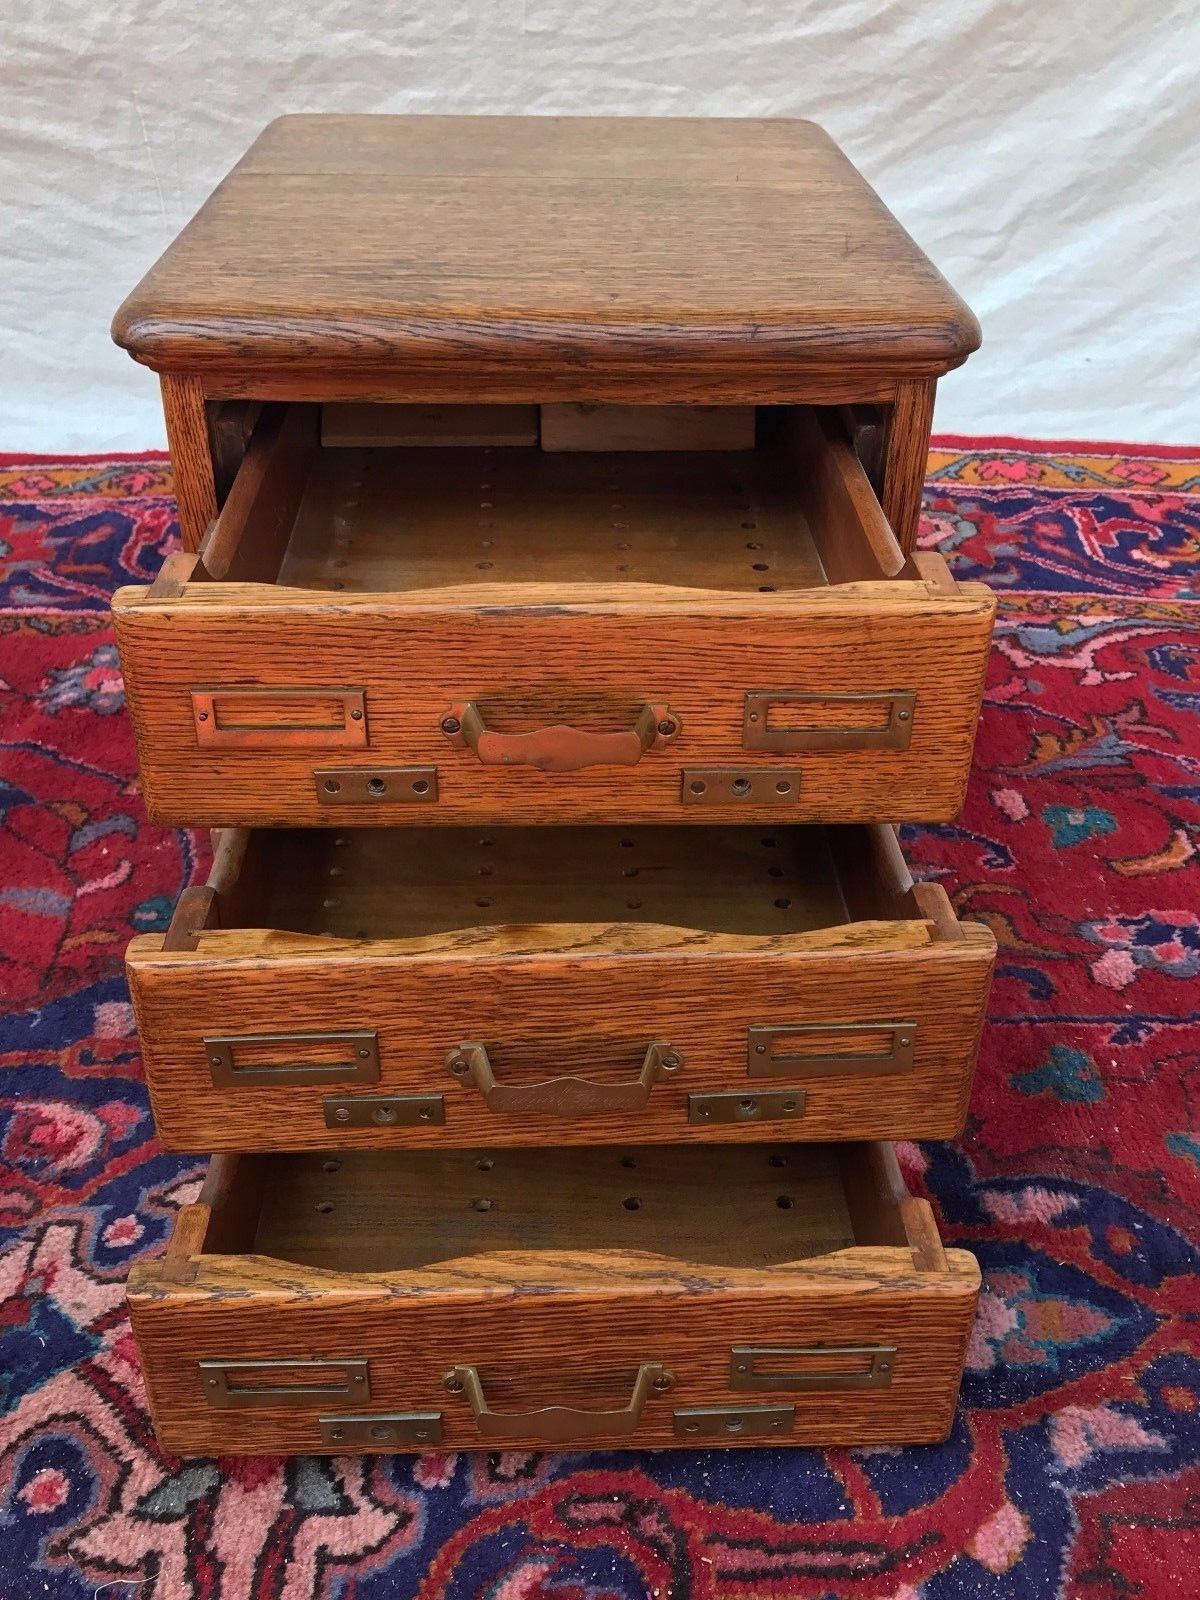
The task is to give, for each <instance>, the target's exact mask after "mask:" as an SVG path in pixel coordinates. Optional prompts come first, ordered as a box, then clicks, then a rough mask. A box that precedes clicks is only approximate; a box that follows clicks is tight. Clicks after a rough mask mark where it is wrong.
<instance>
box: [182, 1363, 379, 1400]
mask: <svg viewBox="0 0 1200 1600" xmlns="http://www.w3.org/2000/svg"><path fill="white" fill-rule="evenodd" d="M197 1365H198V1366H199V1368H200V1381H201V1383H202V1384H203V1387H204V1398H205V1399H206V1400H207V1401H208V1403H209V1405H210V1406H222V1407H228V1406H310V1405H314V1404H315V1403H316V1402H318V1401H321V1400H337V1399H343V1398H349V1399H352V1400H354V1401H355V1402H356V1403H357V1402H358V1401H361V1400H369V1399H370V1398H371V1378H370V1370H369V1367H368V1364H367V1362H366V1361H365V1360H359V1359H354V1360H350V1361H333V1360H327V1359H325V1358H324V1357H316V1356H314V1357H312V1358H306V1357H302V1356H297V1357H293V1358H291V1359H290V1360H287V1359H285V1360H281V1361H276V1360H270V1361H239V1360H237V1359H235V1358H226V1359H225V1360H224V1361H200V1362H198V1363H197ZM234 1373H245V1374H246V1375H247V1376H248V1377H252V1376H255V1375H261V1376H262V1378H263V1379H264V1380H270V1379H272V1378H284V1377H286V1376H287V1375H288V1374H289V1373H290V1374H292V1375H293V1376H295V1377H297V1378H301V1379H302V1378H304V1377H307V1378H308V1379H309V1381H308V1382H307V1383H305V1382H298V1383H271V1382H269V1381H266V1382H264V1383H262V1384H258V1383H244V1384H238V1383H236V1382H235V1381H234V1378H233V1376H232V1375H233V1374H234Z"/></svg>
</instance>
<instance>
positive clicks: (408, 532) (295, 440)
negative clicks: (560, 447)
mask: <svg viewBox="0 0 1200 1600" xmlns="http://www.w3.org/2000/svg"><path fill="white" fill-rule="evenodd" d="M630 409H634V410H636V408H630ZM320 413H321V408H320V407H319V406H316V405H290V406H282V405H270V406H264V407H263V409H262V415H261V418H260V420H259V422H258V425H257V428H256V430H255V433H254V436H253V438H252V439H251V442H250V446H249V449H248V452H247V455H246V459H245V462H244V464H243V467H242V470H241V472H240V473H239V475H238V478H237V480H235V482H234V485H233V488H232V490H231V491H230V494H229V497H228V500H227V501H226V504H225V507H224V509H223V510H222V513H221V516H220V518H219V519H218V521H217V523H216V524H215V525H214V527H213V529H212V530H211V532H210V534H209V537H208V538H207V539H206V541H205V543H204V546H203V547H202V550H201V554H200V564H199V565H198V566H197V568H196V570H195V572H194V573H193V574H192V576H193V577H194V578H203V577H206V576H207V577H213V578H221V579H226V580H234V581H250V582H260V583H277V584H279V585H281V586H285V587H289V588H298V589H308V590H316V591H321V592H325V593H339V592H346V593H364V592H366V593H389V594H403V593H405V592H409V591H426V590H443V589H447V588H461V587H464V586H467V587H482V586H501V587H511V586H513V585H516V584H557V585H559V586H561V587H563V588H570V587H572V586H577V585H585V586H590V587H593V588H596V587H603V588H612V587H614V586H620V585H626V584H652V585H655V586H657V587H660V588H665V589H669V588H672V587H675V588H690V589H693V590H696V589H699V590H710V591H714V592H721V593H735V594H739V593H740V594H747V595H749V594H756V595H757V594H760V593H761V594H774V593H799V592H802V591H804V590H808V589H818V588H822V587H824V586H826V585H829V584H836V583H843V582H848V581H872V580H878V579H882V578H891V577H896V576H903V577H911V578H916V577H918V576H919V573H918V571H917V569H916V567H915V566H912V565H911V564H908V563H906V561H905V558H904V556H903V553H902V552H901V550H900V547H899V545H898V544H897V542H896V540H895V537H894V535H893V534H892V531H891V529H890V527H889V526H888V524H887V521H886V519H885V518H884V516H883V513H882V510H881V509H880V507H879V503H878V501H877V499H876V498H875V495H874V493H873V491H872V489H871V487H870V484H869V481H868V479H867V476H866V473H865V470H864V468H863V466H862V464H861V462H860V460H859V458H858V455H857V454H856V453H855V450H854V447H853V445H852V444H851V441H850V438H849V435H848V434H847V432H846V431H845V427H844V425H843V423H842V421H841V418H840V415H839V414H838V413H836V412H833V411H817V410H815V409H813V408H811V407H802V406H797V407H771V408H762V409H760V410H759V412H758V415H757V420H756V422H755V423H754V426H753V429H752V434H751V436H752V439H753V447H752V448H738V449H686V448H671V449H637V450H624V449H613V450H575V449H573V450H569V451H554V450H548V449H545V448H542V446H541V444H539V443H538V442H537V440H536V439H535V440H534V442H532V443H530V442H521V443H509V444H479V443H468V442H464V443H458V442H453V440H451V441H450V442H442V443H438V444H432V445H431V444H427V443H420V442H418V443H404V444H395V443H389V442H387V441H386V434H385V435H384V436H383V442H375V443H363V442H354V443H351V444H336V445H330V444H324V443H322V442H321V441H322V434H321V426H320ZM369 434H370V430H367V432H366V434H365V435H364V437H365V436H369ZM352 437H354V438H356V439H357V438H358V437H359V436H358V435H354V436H352ZM739 442H743V441H739Z"/></svg>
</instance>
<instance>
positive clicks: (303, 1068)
mask: <svg viewBox="0 0 1200 1600" xmlns="http://www.w3.org/2000/svg"><path fill="white" fill-rule="evenodd" d="M203 1043H204V1054H205V1056H206V1057H207V1060H208V1070H209V1072H210V1073H211V1074H212V1081H213V1083H214V1084H215V1085H216V1086H217V1088H219V1089H236V1088H239V1087H241V1085H243V1084H249V1085H252V1086H253V1085H258V1086H262V1085H263V1084H279V1085H289V1084H304V1083H378V1082H379V1039H378V1035H377V1034H376V1033H374V1032H373V1031H372V1030H370V1029H353V1030H350V1031H348V1032H343V1033H220V1034H206V1035H205V1038H204V1041H203ZM239 1050H241V1051H252V1052H254V1053H255V1057H256V1059H255V1060H254V1062H253V1064H247V1065H244V1066H240V1067H239V1066H238V1064H237V1060H236V1056H235V1052H236V1051H239ZM306 1053H309V1054H312V1055H315V1056H316V1057H317V1059H315V1060H305V1059H304V1058H305V1054H306ZM264 1055H270V1056H272V1057H277V1058H278V1059H275V1060H270V1061H265V1060H263V1059H262V1057H263V1056H264ZM322 1057H324V1058H325V1059H322Z"/></svg>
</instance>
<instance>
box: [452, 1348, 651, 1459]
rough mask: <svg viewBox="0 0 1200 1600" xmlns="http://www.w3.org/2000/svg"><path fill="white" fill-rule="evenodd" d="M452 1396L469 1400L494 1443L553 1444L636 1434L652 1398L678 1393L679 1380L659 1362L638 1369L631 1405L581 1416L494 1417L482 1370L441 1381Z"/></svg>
mask: <svg viewBox="0 0 1200 1600" xmlns="http://www.w3.org/2000/svg"><path fill="white" fill-rule="evenodd" d="M442 1382H443V1384H444V1385H445V1387H446V1390H447V1391H448V1393H450V1394H454V1395H465V1396H466V1399H467V1401H468V1403H469V1405H470V1407H471V1410H472V1411H473V1412H474V1414H475V1421H476V1424H477V1425H478V1428H479V1431H480V1433H482V1434H485V1435H487V1436H488V1437H489V1438H493V1439H520V1438H523V1437H527V1436H529V1435H531V1434H532V1435H534V1436H535V1437H536V1438H538V1439H544V1440H546V1441H547V1442H548V1443H553V1444H562V1443H564V1442H565V1441H567V1440H570V1439H592V1438H595V1437H596V1436H597V1435H598V1434H626V1433H632V1432H633V1431H634V1429H635V1428H636V1427H637V1425H638V1423H639V1422H640V1420H641V1416H642V1408H643V1406H644V1405H645V1404H646V1401H647V1400H649V1399H650V1398H651V1396H652V1395H659V1394H667V1393H669V1392H670V1390H672V1389H673V1388H674V1387H675V1374H674V1373H673V1372H670V1371H668V1369H667V1368H666V1367H664V1366H662V1365H660V1364H659V1363H658V1362H656V1361H646V1362H643V1363H642V1365H641V1366H640V1367H639V1368H638V1375H637V1381H636V1383H635V1384H634V1386H633V1394H632V1395H631V1396H630V1400H629V1404H628V1405H627V1406H621V1407H620V1408H619V1409H618V1410H616V1411H577V1410H575V1409H574V1407H572V1406H543V1407H542V1408H541V1409H540V1410H537V1411H493V1410H491V1408H490V1407H489V1406H488V1403H487V1399H486V1397H485V1396H484V1392H483V1384H482V1383H481V1382H480V1380H479V1368H478V1367H465V1366H464V1367H451V1369H450V1371H449V1372H448V1373H447V1374H446V1376H445V1377H444V1378H443V1379H442Z"/></svg>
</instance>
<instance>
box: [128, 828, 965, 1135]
mask: <svg viewBox="0 0 1200 1600" xmlns="http://www.w3.org/2000/svg"><path fill="white" fill-rule="evenodd" d="M994 955H995V941H994V939H993V937H992V934H991V933H990V931H989V930H988V929H986V928H984V927H982V926H980V925H976V924H964V925H961V926H960V925H959V923H958V922H957V921H956V919H955V917H954V913H953V911H952V910H951V907H950V904H949V902H948V900H947V898H946V895H945V893H944V891H943V890H942V889H941V888H939V887H937V886H936V885H933V884H918V885H916V886H915V887H914V886H913V884H912V882H911V879H910V878H909V875H908V872H907V870H906V868H905V865H904V861H903V857H902V855H901V853H900V850H899V847H898V845H897V843H896V838H895V834H894V833H893V831H892V830H891V829H890V828H888V827H886V826H883V825H876V826H873V827H869V828H866V827H840V828H828V829H827V828H824V827H820V826H814V825H809V826H806V827H781V828H778V827H777V828H771V829H767V828H765V827H758V828H748V827H744V826H738V827H733V828H708V829H703V830H699V831H697V830H690V829H678V828H626V829H620V830H618V829H610V828H561V829H553V830H546V829H530V828H495V829H490V830H486V831H484V830H479V829H455V828H447V829H433V830H411V829H348V830H347V831H346V832H345V833H343V834H335V833H332V832H329V831H326V830H319V831H311V830H278V831H276V830H262V831H250V832H246V831H240V830H239V831H233V832H230V833H227V834H225V835H223V836H221V839H220V843H219V847H218V851H217V857H216V861H215V864H214V869H213V873H212V877H211V879H210V882H209V885H208V886H207V887H204V888H194V889H190V890H188V891H187V892H186V893H185V895H184V897H183V899H182V900H181V902H180V905H179V907H178V908H177V911H176V915H175V918H174V920H173V922H172V924H171V928H170V931H169V932H168V933H167V935H166V936H165V937H164V936H163V935H161V934H156V935H149V934H147V935H142V936H140V937H138V938H135V939H134V940H133V942H132V944H131V945H130V948H129V956H128V971H129V979H130V987H131V990H132V994H133V1004H134V1010H135V1013H136V1016H137V1021H138V1028H139V1032H140V1035H141V1041H142V1049H143V1053H144V1057H145V1064H146V1075H147V1079H148V1081H149V1084H150V1094H151V1099H152V1101H153V1107H154V1115H155V1119H156V1123H157V1126H158V1131H159V1135H160V1137H161V1139H162V1141H163V1143H164V1145H165V1146H166V1147H167V1148H168V1149H174V1150H192V1151H203V1152H205V1153H209V1152H212V1151H214V1150H287V1149H291V1150H302V1149H308V1150H312V1149H320V1148H322V1147H324V1146H325V1145H327V1144H328V1143H329V1142H330V1140H331V1139H333V1138H334V1137H335V1136H336V1142H337V1143H338V1144H339V1145H341V1146H343V1147H345V1148H352V1147H361V1146H375V1147H378V1146H401V1145H410V1146H411V1145H420V1146H438V1145H444V1146H456V1145H457V1146H460V1147H461V1146H465V1145H469V1144H475V1143H479V1144H491V1145H495V1146H497V1147H500V1146H511V1145H529V1144H538V1145H543V1144H547V1143H554V1144H562V1145H577V1144H603V1143H606V1142H615V1141H619V1140H639V1141H646V1142H652V1141H669V1142H675V1143H685V1142H704V1141H708V1142H713V1141H718V1142H719V1141H731V1140H732V1141H745V1140H764V1139H772V1138H776V1139H777V1138H780V1137H786V1138H789V1139H797V1138H799V1139H858V1138H864V1137H869V1138H912V1139H917V1138H930V1139H932V1138H946V1137H950V1136H953V1135H954V1134H956V1133H957V1132H959V1131H960V1130H961V1127H962V1124H963V1119H964V1116H965V1113H966V1105H967V1097H968V1094H969V1091H970V1085H971V1077H972V1072H973V1069H974V1063H975V1053H976V1047H977V1043H978V1037H979V1031H980V1026H981V1023H982V1019H983V1015H984V1008H985V1004H986V998H987V989H988V984H989V980H990V976H991V970H992V964H993V960H994Z"/></svg>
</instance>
